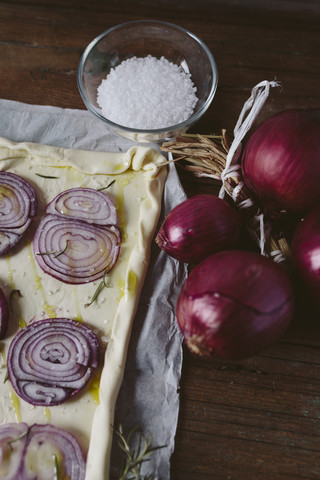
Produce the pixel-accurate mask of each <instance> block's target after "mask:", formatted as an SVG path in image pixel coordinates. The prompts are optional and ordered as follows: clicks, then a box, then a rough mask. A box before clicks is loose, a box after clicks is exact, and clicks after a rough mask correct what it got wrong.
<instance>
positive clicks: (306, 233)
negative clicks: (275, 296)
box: [291, 206, 320, 310]
mask: <svg viewBox="0 0 320 480" xmlns="http://www.w3.org/2000/svg"><path fill="white" fill-rule="evenodd" d="M291 259H292V263H293V266H294V269H295V271H296V272H297V274H298V277H299V280H300V281H302V283H303V285H304V286H305V287H306V288H307V290H308V294H309V297H311V298H312V300H313V303H314V305H315V306H316V307H317V309H318V310H320V206H317V207H316V208H314V209H313V210H312V211H311V212H309V213H308V214H307V215H306V216H305V218H304V219H303V220H302V221H301V222H300V223H299V224H298V226H297V228H296V229H295V231H294V233H293V237H292V242H291Z"/></svg>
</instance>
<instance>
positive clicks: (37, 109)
mask: <svg viewBox="0 0 320 480" xmlns="http://www.w3.org/2000/svg"><path fill="white" fill-rule="evenodd" d="M0 136H1V137H6V138H8V139H10V140H13V141H15V142H25V141H28V142H37V143H41V144H46V145H54V146H59V147H65V148H79V149H82V150H90V151H92V150H93V151H109V152H118V151H126V150H127V149H128V148H130V147H131V146H132V145H133V142H131V141H129V140H126V139H123V138H121V137H119V136H116V135H114V134H112V133H110V132H109V131H108V130H107V129H106V126H105V125H104V124H103V122H101V121H100V120H98V119H96V118H95V117H93V115H92V114H91V113H89V112H87V111H84V110H72V109H61V108H57V107H52V106H37V105H28V104H24V103H19V102H13V101H9V100H0ZM152 146H154V147H155V148H157V146H156V145H152ZM185 198H186V196H185V193H184V191H183V189H182V187H181V184H180V182H179V178H178V176H177V173H176V170H175V167H174V165H170V166H169V174H168V178H167V181H166V185H165V190H164V200H163V210H162V216H161V218H160V221H159V225H160V223H161V221H162V220H163V218H164V217H165V216H166V215H167V213H168V212H169V211H170V210H171V209H172V208H173V207H174V206H175V205H177V204H178V203H180V202H181V201H183V200H184V199H185ZM186 277H187V268H186V265H184V264H181V263H179V262H176V261H175V260H173V259H172V258H171V257H169V256H168V255H166V254H165V253H164V252H162V251H160V249H159V248H158V247H157V245H156V244H155V243H154V244H153V246H152V256H151V262H150V266H149V270H148V273H147V277H146V281H145V286H144V288H143V291H142V295H141V299H140V304H139V307H138V311H137V315H136V318H135V321H134V325H133V331H132V337H131V341H130V346H129V351H128V357H127V363H126V371H125V375H124V380H123V383H122V387H121V390H120V393H119V397H118V401H117V407H116V418H115V426H117V425H118V424H119V423H121V424H122V425H123V427H124V429H125V430H126V431H129V430H130V429H131V428H133V427H135V426H141V428H142V430H143V432H144V433H145V434H147V433H148V432H149V433H150V434H151V435H152V438H153V444H154V445H166V447H165V448H162V449H160V450H158V451H156V452H154V454H153V455H152V456H151V458H150V460H149V461H148V462H146V463H145V464H144V467H143V472H144V473H145V474H147V473H148V474H154V475H155V478H158V479H160V478H161V479H163V480H169V479H170V458H171V455H172V453H173V450H174V438H175V433H176V426H177V420H178V413H179V392H178V390H179V381H180V375H181V366H182V336H181V333H180V331H179V329H178V327H177V323H176V318H175V306H176V302H177V297H178V294H179V292H180V289H181V286H182V283H183V282H184V280H185V279H186ZM116 442H117V437H115V441H114V448H113V451H112V460H111V475H110V478H111V479H114V480H115V479H118V478H119V468H120V465H121V463H122V460H123V456H122V455H121V453H120V451H119V449H118V448H117V446H116Z"/></svg>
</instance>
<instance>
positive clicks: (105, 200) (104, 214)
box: [46, 187, 118, 225]
mask: <svg viewBox="0 0 320 480" xmlns="http://www.w3.org/2000/svg"><path fill="white" fill-rule="evenodd" d="M46 212H47V213H52V214H54V215H62V216H63V217H65V216H68V217H72V218H74V219H78V220H85V221H86V222H88V223H94V224H95V225H116V224H117V223H118V215H117V211H116V208H115V206H114V203H113V202H112V200H111V198H110V197H109V196H108V195H107V194H106V193H105V192H101V191H98V190H93V189H91V188H80V187H79V188H71V189H69V190H65V191H64V192H61V193H60V194H59V195H57V196H56V197H55V198H54V200H52V202H50V203H49V204H48V205H47V208H46Z"/></svg>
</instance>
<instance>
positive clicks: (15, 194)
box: [0, 171, 38, 255]
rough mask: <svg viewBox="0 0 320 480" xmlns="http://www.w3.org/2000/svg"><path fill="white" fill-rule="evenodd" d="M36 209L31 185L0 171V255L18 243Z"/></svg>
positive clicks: (9, 173)
mask: <svg viewBox="0 0 320 480" xmlns="http://www.w3.org/2000/svg"><path fill="white" fill-rule="evenodd" d="M37 208H38V202H37V197H36V193H35V190H34V188H33V187H32V185H31V184H30V183H29V182H28V181H27V180H25V179H24V178H22V177H20V176H19V175H16V174H15V173H11V172H7V171H0V255H4V254H6V253H7V252H8V251H9V250H11V248H12V247H14V246H15V245H16V243H18V241H19V240H20V238H21V237H22V235H23V234H24V232H25V231H26V230H27V229H28V227H29V225H30V223H31V221H32V218H33V217H34V216H35V215H36V213H37Z"/></svg>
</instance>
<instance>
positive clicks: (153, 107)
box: [97, 55, 198, 130]
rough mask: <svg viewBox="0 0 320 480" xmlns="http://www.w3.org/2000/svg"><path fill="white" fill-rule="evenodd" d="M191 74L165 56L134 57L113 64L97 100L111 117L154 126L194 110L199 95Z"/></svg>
mask: <svg viewBox="0 0 320 480" xmlns="http://www.w3.org/2000/svg"><path fill="white" fill-rule="evenodd" d="M196 90H197V89H196V87H195V86H194V84H193V82H192V79H191V75H190V74H189V73H186V72H184V71H183V70H182V68H181V67H179V66H178V65H176V64H174V63H172V62H169V61H168V60H167V59H166V58H164V57H161V58H160V59H157V58H155V57H153V56H151V55H148V56H146V57H132V58H130V59H128V60H124V61H123V62H121V63H120V64H119V65H118V66H117V67H115V68H112V69H111V71H110V73H109V74H108V75H107V77H106V78H105V79H104V80H102V82H101V84H100V85H99V87H98V92H97V93H98V94H97V102H98V105H99V106H100V107H101V111H102V114H103V115H104V117H106V118H107V119H108V120H110V121H112V122H114V123H117V124H118V125H123V126H125V127H130V128H135V129H139V130H154V129H159V128H166V127H169V126H172V125H176V124H178V123H181V122H183V121H185V120H187V119H188V118H189V117H190V116H191V115H192V113H193V111H194V108H195V106H196V103H197V101H198V98H197V96H196V93H195V92H196Z"/></svg>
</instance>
